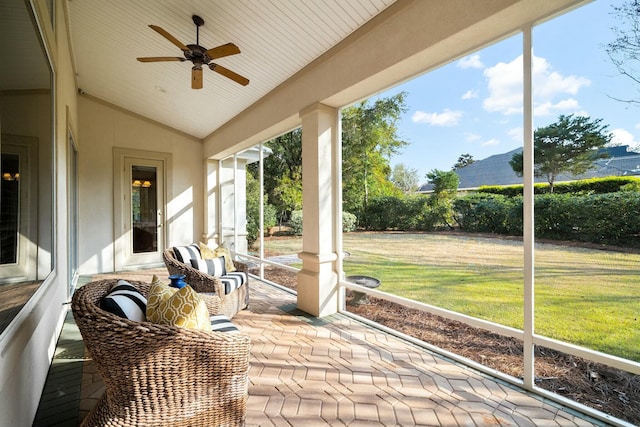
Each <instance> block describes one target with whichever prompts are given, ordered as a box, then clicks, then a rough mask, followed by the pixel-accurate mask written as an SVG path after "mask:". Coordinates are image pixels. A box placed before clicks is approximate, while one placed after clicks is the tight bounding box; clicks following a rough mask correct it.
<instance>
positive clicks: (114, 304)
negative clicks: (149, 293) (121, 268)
mask: <svg viewBox="0 0 640 427" xmlns="http://www.w3.org/2000/svg"><path fill="white" fill-rule="evenodd" d="M100 308H102V309H103V310H105V311H108V312H109V313H113V314H115V315H117V316H120V317H124V318H125V319H129V320H135V321H137V322H144V321H146V320H147V318H146V316H145V311H146V309H147V299H146V298H145V297H144V295H142V293H140V291H138V289H136V287H134V286H133V285H132V284H131V283H129V282H127V281H125V280H118V282H117V283H116V285H115V286H114V287H113V288H111V291H109V293H108V294H107V295H105V296H104V297H102V299H101V300H100Z"/></svg>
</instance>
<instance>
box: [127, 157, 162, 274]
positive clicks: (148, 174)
mask: <svg viewBox="0 0 640 427" xmlns="http://www.w3.org/2000/svg"><path fill="white" fill-rule="evenodd" d="M164 170H165V164H164V162H163V161H162V160H154V159H143V158H139V157H125V158H124V168H123V171H124V174H123V175H122V187H121V188H122V200H123V202H124V203H123V204H122V205H121V209H122V213H121V215H122V220H123V224H122V225H123V234H122V235H121V241H122V247H121V249H122V254H121V256H122V255H124V257H122V262H123V263H122V264H118V265H116V267H118V266H119V267H122V268H136V267H139V266H143V265H149V264H157V263H161V262H162V250H163V249H164V192H165V189H164ZM117 255H118V254H117Z"/></svg>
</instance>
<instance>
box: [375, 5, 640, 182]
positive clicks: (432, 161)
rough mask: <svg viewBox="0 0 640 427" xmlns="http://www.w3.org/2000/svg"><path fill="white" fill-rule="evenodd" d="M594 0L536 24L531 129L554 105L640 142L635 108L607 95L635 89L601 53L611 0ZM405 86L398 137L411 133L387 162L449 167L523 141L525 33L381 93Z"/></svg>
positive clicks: (618, 137) (620, 138)
mask: <svg viewBox="0 0 640 427" xmlns="http://www.w3.org/2000/svg"><path fill="white" fill-rule="evenodd" d="M621 1H622V0H596V1H594V2H592V3H590V4H587V5H586V6H583V7H581V8H579V9H576V10H574V11H572V12H569V13H566V14H564V15H562V16H559V17H557V18H554V19H552V20H550V21H547V22H545V23H542V24H540V25H538V26H536V27H534V31H533V55H534V60H533V63H534V67H533V69H534V71H533V82H534V83H533V85H534V128H538V127H541V126H546V125H548V124H550V123H553V122H555V121H556V120H557V119H558V116H559V115H560V114H565V115H568V114H577V115H586V116H589V117H591V118H593V119H596V118H601V119H603V122H602V124H606V125H608V126H609V127H608V130H609V131H610V132H611V133H612V134H613V142H614V143H616V144H618V145H623V144H628V145H631V146H634V147H639V146H640V108H639V107H637V106H633V105H631V104H629V103H624V102H620V101H616V100H614V99H612V97H618V98H624V97H628V96H636V97H637V94H638V87H635V86H633V84H632V81H631V79H629V78H626V77H623V76H620V74H619V73H618V72H617V70H616V69H615V68H614V66H613V65H612V64H611V61H610V59H609V58H608V56H607V54H606V52H605V46H606V43H608V42H609V41H612V40H613V39H614V37H615V32H614V31H612V29H611V28H612V27H613V26H615V24H616V22H615V21H614V17H613V16H612V15H611V11H612V4H615V5H619V4H620V3H621ZM399 91H406V92H407V93H408V97H407V106H408V111H407V112H406V113H405V115H404V116H403V118H402V120H401V122H400V124H399V132H398V134H399V136H400V137H401V138H402V139H404V140H406V141H408V142H409V143H410V145H408V146H407V147H405V148H404V149H403V151H402V153H401V154H400V155H397V156H394V157H393V158H392V159H391V165H392V166H394V165H396V164H398V163H403V164H404V165H405V166H407V167H409V168H411V169H415V170H416V171H417V172H418V176H419V178H420V181H421V182H426V179H425V174H426V173H427V172H429V171H431V170H432V169H441V170H450V169H451V167H452V166H453V164H454V163H455V162H456V160H457V159H458V157H459V156H460V155H461V154H464V153H468V154H471V155H472V156H473V158H474V159H475V160H481V159H484V158H486V157H489V156H491V155H493V154H500V153H505V152H507V151H510V150H513V149H514V148H517V147H521V146H522V123H523V121H522V36H521V35H520V34H518V35H515V36H513V37H510V38H509V39H506V40H503V41H501V42H499V43H497V44H495V45H492V46H489V47H487V48H484V49H482V50H480V51H477V52H475V53H472V54H470V55H468V56H466V57H464V58H461V59H459V60H458V61H455V62H452V63H450V64H448V65H446V66H443V67H441V68H439V69H437V70H435V71H432V72H430V73H428V74H425V75H423V76H421V77H418V78H416V79H414V80H412V81H409V82H407V83H405V84H402V85H400V86H397V87H395V88H393V89H391V90H389V91H387V92H384V93H382V94H380V96H389V95H393V94H396V93H398V92H399Z"/></svg>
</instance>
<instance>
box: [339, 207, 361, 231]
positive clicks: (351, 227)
mask: <svg viewBox="0 0 640 427" xmlns="http://www.w3.org/2000/svg"><path fill="white" fill-rule="evenodd" d="M357 223H358V218H357V217H356V216H355V215H354V214H352V213H351V212H342V232H343V233H348V232H350V231H356V224H357Z"/></svg>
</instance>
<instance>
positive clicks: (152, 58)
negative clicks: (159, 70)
mask: <svg viewBox="0 0 640 427" xmlns="http://www.w3.org/2000/svg"><path fill="white" fill-rule="evenodd" d="M137 59H138V61H140V62H162V61H180V62H183V61H186V60H187V59H186V58H180V57H179V56H149V57H146V58H137Z"/></svg>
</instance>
